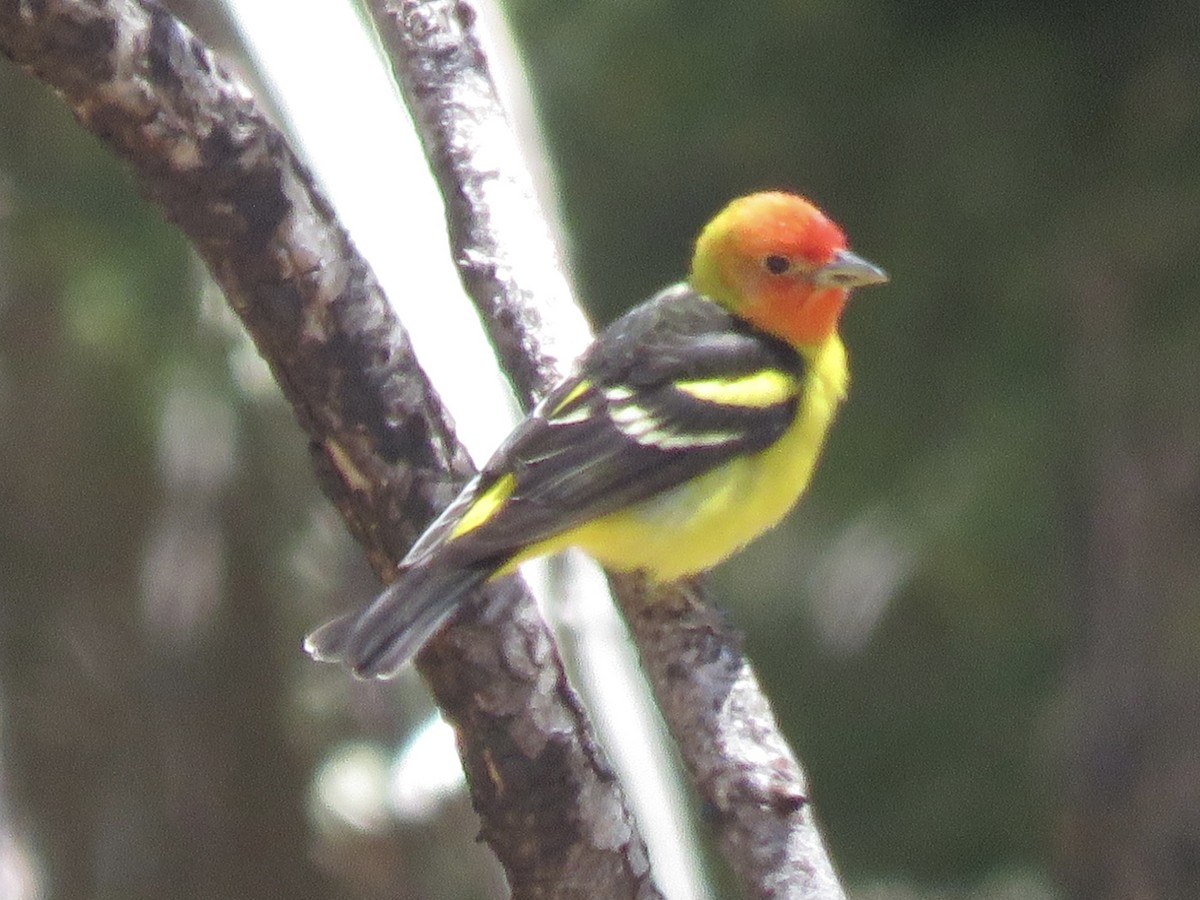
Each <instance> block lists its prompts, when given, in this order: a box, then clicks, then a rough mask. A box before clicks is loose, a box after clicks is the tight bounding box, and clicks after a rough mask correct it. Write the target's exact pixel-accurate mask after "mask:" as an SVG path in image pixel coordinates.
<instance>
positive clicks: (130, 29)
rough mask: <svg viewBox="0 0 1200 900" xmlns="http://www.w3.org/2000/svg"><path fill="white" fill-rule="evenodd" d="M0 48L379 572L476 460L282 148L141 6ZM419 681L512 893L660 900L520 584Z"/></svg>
mask: <svg viewBox="0 0 1200 900" xmlns="http://www.w3.org/2000/svg"><path fill="white" fill-rule="evenodd" d="M0 52H2V53H3V54H4V55H6V56H8V57H9V58H11V59H13V60H14V61H15V62H16V63H18V64H19V65H21V66H23V67H24V68H25V69H27V70H28V71H29V72H31V73H32V74H33V75H34V76H35V77H37V78H40V79H41V80H43V81H45V82H47V83H48V84H50V85H51V86H52V87H54V89H55V90H56V91H57V92H58V93H59V94H60V95H61V96H62V97H63V99H64V100H65V101H66V102H67V104H68V105H69V106H70V107H71V109H72V110H73V111H74V112H75V114H76V116H77V118H78V119H79V121H80V122H81V123H82V124H83V125H84V126H85V127H86V128H88V129H89V130H90V131H92V132H93V133H94V134H95V135H97V136H98V137H99V138H100V139H101V140H103V141H104V142H105V143H106V144H107V145H108V146H109V147H110V148H111V149H112V150H113V151H114V152H116V153H117V154H118V155H120V156H121V157H123V158H124V159H126V160H127V161H128V162H129V163H130V164H131V166H132V168H133V170H134V172H135V175H136V177H137V181H138V184H139V186H140V187H141V189H142V190H143V191H144V192H145V193H146V194H147V195H148V196H149V197H150V198H151V199H152V200H153V201H155V202H156V203H158V204H159V205H161V206H162V208H163V209H164V210H165V211H166V214H167V216H168V218H170V219H171V220H172V221H173V222H174V223H176V224H177V225H178V226H179V227H180V228H181V229H182V230H183V231H184V232H185V233H186V234H187V235H188V237H189V238H190V239H191V240H192V242H193V244H194V245H195V247H196V248H197V250H198V251H199V253H200V254H201V256H202V257H203V258H204V260H205V262H206V263H207V265H208V267H209V269H210V270H211V271H212V273H213V275H214V277H215V278H216V280H217V282H218V283H219V284H220V285H221V287H222V289H223V290H224V292H225V295H226V297H227V299H228V300H229V303H230V304H231V306H232V307H233V308H234V309H235V311H236V312H237V313H238V315H239V316H240V317H241V319H242V321H243V322H244V324H245V326H246V328H247V330H248V331H249V332H250V334H251V335H252V337H253V338H254V341H255V343H256V345H257V346H258V348H259V351H260V352H261V353H262V355H263V356H264V357H265V358H266V360H267V361H268V362H269V364H270V366H271V368H272V371H273V372H274V374H275V377H276V379H277V380H278V381H279V384H280V385H281V387H282V388H283V390H284V393H285V395H286V396H287V398H288V400H289V401H290V402H291V404H292V406H293V408H294V410H295V413H296V417H297V419H298V420H299V422H300V424H301V426H302V427H303V428H304V429H305V431H306V433H307V435H308V438H309V440H310V447H311V451H312V456H313V459H314V463H315V465H316V468H317V472H318V476H319V478H320V481H321V483H322V486H323V488H324V490H325V491H326V493H327V494H328V495H329V496H330V498H331V499H332V500H333V502H334V503H335V504H336V505H337V507H338V509H339V510H340V511H341V513H342V515H343V516H344V518H345V519H346V522H347V524H348V526H349V527H350V529H351V531H352V532H353V533H354V534H355V536H356V537H357V538H358V539H359V540H360V541H361V542H362V543H363V545H364V547H365V548H366V551H367V554H368V557H369V558H370V560H371V562H372V564H373V565H374V567H375V568H376V570H377V571H378V572H380V573H381V574H382V575H385V576H386V575H388V574H390V572H391V571H392V569H393V567H394V565H395V561H397V560H398V559H400V558H401V556H402V555H403V552H404V550H405V548H406V547H407V546H408V544H409V543H411V541H412V540H413V538H414V537H415V535H416V534H417V533H418V532H419V530H420V529H421V527H422V525H423V524H424V523H426V522H427V521H428V520H429V519H430V518H431V517H432V516H433V514H434V513H435V512H436V511H437V510H439V509H440V508H441V507H442V506H444V505H445V503H446V502H448V501H449V499H450V498H451V497H452V496H453V494H454V492H455V491H456V489H457V486H458V485H459V484H461V482H462V481H463V480H464V479H465V478H466V477H467V476H468V475H469V474H470V464H469V462H468V459H467V457H466V454H465V452H464V451H463V450H462V449H461V447H460V446H459V445H458V443H457V442H456V440H455V439H454V436H453V434H452V431H451V428H450V427H449V426H448V424H447V422H446V419H445V416H444V414H443V412H442V410H441V407H440V404H439V402H438V400H437V397H436V396H435V394H434V392H433V390H432V389H431V387H430V386H429V384H428V383H427V381H426V379H425V377H424V375H423V373H422V372H421V371H420V369H419V368H418V366H417V364H416V361H415V359H414V357H413V353H412V350H411V348H410V346H409V342H408V339H407V336H406V335H405V333H404V331H403V329H402V328H401V327H400V325H399V323H398V322H397V321H396V319H395V317H394V315H393V313H392V312H391V309H390V307H389V306H388V304H387V302H386V300H385V298H384V297H383V295H382V292H381V291H380V289H379V286H378V284H377V283H376V281H375V278H374V276H373V275H372V273H371V271H370V269H369V268H368V266H367V264H366V263H365V262H364V261H363V260H362V259H361V258H360V257H359V256H358V255H357V253H356V252H355V250H354V248H353V246H352V245H351V243H350V241H349V239H348V238H347V236H346V234H345V233H344V231H343V230H342V229H341V228H340V226H339V225H338V224H337V222H336V221H335V219H334V216H333V213H332V210H331V209H330V208H329V206H328V204H327V203H326V202H325V200H324V199H323V198H322V197H321V196H320V194H319V193H318V192H317V191H316V190H315V188H314V186H313V184H312V181H311V178H310V177H309V174H308V173H307V172H306V171H305V170H304V168H303V167H302V166H301V165H300V164H299V163H298V162H297V160H296V158H295V155H294V154H293V153H292V152H291V150H290V149H289V148H288V146H287V143H286V141H285V139H284V138H283V136H282V135H281V134H280V133H279V132H278V130H277V129H275V128H274V126H272V125H271V124H270V123H269V122H268V120H267V119H266V117H265V116H264V114H263V113H262V111H261V109H260V108H259V107H258V105H257V104H256V103H255V102H254V100H253V99H252V98H251V97H250V95H249V94H248V92H247V91H246V90H245V88H244V87H242V86H241V85H240V84H239V83H237V82H236V81H234V80H233V79H231V78H230V77H229V76H228V75H226V74H225V73H224V72H223V71H222V70H221V69H220V67H219V66H218V65H217V64H216V62H215V61H214V59H213V57H212V55H211V54H210V53H209V51H208V50H207V49H206V48H205V47H204V46H203V45H202V44H201V43H200V42H199V41H197V40H196V38H195V37H194V36H193V35H191V34H190V33H189V32H188V31H187V30H186V29H185V28H184V27H183V26H182V25H181V24H180V23H179V22H178V21H177V20H175V19H174V18H173V17H171V16H170V15H169V14H168V13H167V12H165V11H164V10H163V9H162V8H160V7H159V6H157V5H156V4H152V3H145V4H143V3H139V2H136V0H42V2H39V3H28V2H25V0H0ZM490 593H491V598H490V599H491V602H490V603H488V604H486V605H482V604H480V605H476V606H475V607H474V608H473V609H471V610H468V611H467V615H465V616H464V622H463V624H462V625H461V626H459V627H456V628H450V629H447V631H446V633H445V634H444V635H443V637H442V638H441V639H440V640H439V641H437V642H436V645H435V646H434V647H432V648H431V650H430V652H429V653H427V654H426V657H425V658H424V661H423V663H422V671H423V674H424V675H425V676H426V678H427V679H428V680H429V682H430V683H431V686H432V687H433V689H434V691H435V693H436V694H437V695H438V697H439V700H440V701H441V702H442V704H443V707H444V708H445V709H446V710H447V712H448V714H449V715H450V716H451V718H452V719H453V720H454V722H455V724H456V725H457V726H458V728H459V739H460V747H461V750H462V755H463V762H464V766H465V768H466V769H467V773H468V778H469V781H470V783H471V788H472V793H473V798H474V802H475V805H476V808H477V809H478V810H479V812H480V815H481V817H482V818H483V834H484V837H485V838H486V839H487V840H488V841H489V843H490V844H491V846H492V847H493V849H494V850H495V852H496V853H497V855H498V856H499V857H500V860H501V862H502V863H503V864H504V865H505V867H506V870H507V873H508V876H509V880H510V884H511V886H512V888H513V892H514V895H516V896H525V897H567V896H582V895H583V894H584V893H585V892H587V893H589V894H595V893H597V887H598V886H604V889H603V890H602V891H601V893H608V895H609V896H614V897H631V896H647V897H651V896H656V891H655V889H654V887H653V885H652V884H651V882H650V880H649V873H648V867H647V863H646V859H645V850H644V846H643V843H642V840H641V838H640V836H639V835H638V834H637V832H636V830H635V827H634V825H633V823H632V820H631V817H630V815H629V813H628V811H627V810H626V808H625V805H624V799H623V797H622V794H621V791H620V789H619V786H618V785H616V783H615V781H614V779H613V778H612V776H611V773H610V771H609V769H608V767H607V764H606V763H605V761H604V760H603V759H602V758H601V757H600V755H599V754H598V752H597V751H596V750H595V748H594V743H593V740H592V738H591V736H590V734H589V731H588V727H587V725H586V722H585V719H584V716H583V713H582V711H581V710H580V709H579V706H578V704H577V702H576V700H575V698H574V696H573V695H572V694H571V693H570V691H569V689H568V688H567V686H566V680H565V677H564V676H563V673H562V669H561V664H560V662H559V660H558V658H557V655H556V654H555V652H554V649H553V644H552V642H551V640H550V636H549V634H548V632H547V631H546V628H545V626H544V624H543V623H542V622H541V620H540V618H539V616H538V615H537V611H536V608H535V606H534V605H533V603H532V601H531V600H530V598H529V597H528V595H527V593H526V592H525V591H524V589H523V588H522V587H521V586H520V584H519V582H517V581H515V580H510V581H507V582H505V583H503V584H501V585H500V586H498V587H497V588H496V589H495V590H493V591H492V592H490Z"/></svg>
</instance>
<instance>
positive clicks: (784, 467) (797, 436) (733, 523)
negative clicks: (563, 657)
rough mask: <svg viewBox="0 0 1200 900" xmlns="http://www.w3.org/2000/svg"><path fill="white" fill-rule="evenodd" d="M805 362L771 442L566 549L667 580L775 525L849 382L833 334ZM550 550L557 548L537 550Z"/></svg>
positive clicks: (800, 489) (624, 513) (808, 470)
mask: <svg viewBox="0 0 1200 900" xmlns="http://www.w3.org/2000/svg"><path fill="white" fill-rule="evenodd" d="M808 363H809V366H808V371H807V372H806V373H805V378H804V386H803V390H802V396H801V402H800V405H799V410H798V412H797V414H796V419H795V421H794V422H793V423H792V425H791V426H790V427H789V428H788V430H787V431H786V432H784V434H783V436H782V437H780V439H779V440H778V441H776V442H775V443H774V444H772V445H771V446H770V447H768V448H767V449H766V450H763V451H760V452H759V453H756V454H754V455H751V456H745V457H742V458H740V459H737V460H734V461H733V462H731V463H729V464H727V465H725V466H722V467H721V468H719V469H717V470H715V471H713V472H710V473H709V474H707V475H704V476H701V477H700V478H697V479H695V480H693V481H690V482H688V483H687V484H684V485H681V486H680V487H677V488H675V489H673V490H670V491H667V492H666V493H664V494H662V495H660V496H658V497H655V498H654V499H652V500H648V501H646V502H643V503H640V504H638V505H637V506H634V507H632V508H630V509H627V510H621V511H619V512H616V513H611V514H610V515H607V516H604V517H602V518H600V519H597V520H596V521H594V522H592V523H591V524H589V525H586V526H583V527H582V528H578V529H576V530H574V531H573V532H572V533H571V540H570V543H571V544H573V545H575V546H578V547H580V548H582V549H583V550H585V551H586V552H587V553H589V554H591V555H592V556H594V557H596V558H597V559H598V560H600V562H602V563H604V564H605V565H607V566H609V567H610V568H613V569H618V570H622V571H633V570H638V569H641V570H644V571H646V572H647V573H649V574H650V575H651V576H652V577H654V578H655V579H657V580H659V581H674V580H675V579H677V578H682V577H683V576H685V575H691V574H694V573H696V572H700V571H703V570H704V569H708V568H710V567H712V566H714V565H716V564H717V563H719V562H720V561H721V560H723V559H725V558H726V557H728V556H729V555H730V554H732V553H734V552H735V551H736V550H738V549H739V548H741V547H743V546H745V545H746V544H747V543H749V542H750V541H752V540H753V539H754V538H756V537H758V536H759V535H760V534H762V533H763V532H764V531H766V530H767V529H769V528H771V527H773V526H774V525H775V524H777V523H778V522H779V520H780V519H782V518H783V517H784V515H785V514H786V513H787V512H788V510H790V509H791V508H792V506H794V505H795V503H796V501H797V500H798V499H799V498H800V495H801V494H802V493H804V489H805V488H806V487H807V486H808V482H809V478H810V477H811V476H812V471H813V467H814V466H815V465H816V462H817V458H818V457H819V456H820V453H821V447H822V445H823V444H824V441H825V434H826V433H827V432H828V430H829V426H830V424H832V422H833V418H834V415H835V413H836V412H837V408H838V406H839V405H840V403H841V401H842V399H843V398H844V397H845V395H846V389H847V386H848V383H849V371H848V369H847V366H846V351H845V348H844V347H843V345H842V342H841V340H840V339H839V338H838V337H837V335H834V336H832V337H831V338H830V339H829V340H828V341H827V342H826V343H825V344H824V345H822V346H821V347H820V348H818V349H817V350H815V351H813V353H812V354H811V356H809V359H808ZM549 543H554V542H549ZM564 543H566V542H564ZM549 549H557V548H554V547H549V546H543V547H540V548H539V550H541V551H542V552H544V551H545V550H549Z"/></svg>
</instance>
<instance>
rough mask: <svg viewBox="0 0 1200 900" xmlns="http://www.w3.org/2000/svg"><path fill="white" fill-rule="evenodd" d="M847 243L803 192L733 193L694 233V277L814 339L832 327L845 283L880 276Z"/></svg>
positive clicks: (787, 333)
mask: <svg viewBox="0 0 1200 900" xmlns="http://www.w3.org/2000/svg"><path fill="white" fill-rule="evenodd" d="M886 278H887V276H886V275H884V274H883V272H882V271H881V270H880V269H878V268H876V267H875V266H873V265H871V264H870V263H867V262H866V261H865V260H862V259H859V258H858V257H856V256H854V255H853V254H851V253H849V251H847V250H846V236H845V234H844V233H843V232H842V230H841V229H840V228H839V227H838V226H837V225H835V224H834V223H833V222H832V221H830V219H829V218H827V217H826V216H825V214H824V213H822V212H821V211H820V210H819V209H817V208H816V207H815V206H813V205H812V204H811V203H809V202H808V201H807V200H805V199H804V198H802V197H797V196H794V195H791V194H784V193H776V192H770V193H761V194H751V195H749V196H747V197H742V198H740V199H738V200H734V201H733V202H732V203H730V204H729V206H727V207H726V208H725V209H724V210H723V211H722V212H721V213H720V214H718V215H717V217H716V218H715V219H713V220H712V222H711V223H709V225H708V227H707V228H705V229H704V232H703V233H702V234H701V235H700V238H699V240H698V241H697V242H696V255H695V257H694V258H693V262H692V285H693V287H695V288H696V289H697V290H698V291H700V292H701V293H704V294H706V295H708V296H709V297H711V298H712V299H713V300H716V301H717V302H718V303H721V304H722V305H724V306H726V307H727V308H729V309H730V310H731V311H732V312H734V313H735V314H737V315H739V316H741V317H742V318H744V319H746V320H747V321H749V322H751V323H752V324H754V325H756V326H758V327H759V328H762V329H763V330H764V331H767V332H770V333H771V334H775V335H777V336H778V337H781V338H783V339H784V340H786V341H788V342H789V343H791V344H793V345H799V344H808V345H814V344H820V343H822V342H823V341H824V340H826V339H827V338H828V337H829V336H830V335H831V334H833V333H834V331H835V330H836V328H837V322H838V318H839V317H840V316H841V312H842V308H843V307H844V306H845V303H846V297H847V295H848V293H849V289H850V288H852V287H855V286H857V285H860V284H871V283H875V282H879V281H884V280H886Z"/></svg>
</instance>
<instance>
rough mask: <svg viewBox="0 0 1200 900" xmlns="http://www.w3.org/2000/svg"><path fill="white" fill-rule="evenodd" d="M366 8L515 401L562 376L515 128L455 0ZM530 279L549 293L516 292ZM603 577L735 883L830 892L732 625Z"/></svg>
mask: <svg viewBox="0 0 1200 900" xmlns="http://www.w3.org/2000/svg"><path fill="white" fill-rule="evenodd" d="M369 6H370V7H371V9H372V12H373V14H374V16H375V20H376V23H377V25H378V26H379V29H380V32H381V33H382V36H383V39H384V44H385V45H386V46H387V47H388V49H389V52H390V53H391V57H392V65H393V67H394V70H395V72H396V76H397V80H398V81H399V82H400V84H401V85H402V87H403V90H404V94H405V97H406V99H407V101H408V103H409V106H410V108H411V110H412V112H413V117H414V119H415V120H416V121H417V123H418V129H419V130H420V132H421V137H422V140H423V142H424V144H425V148H426V155H427V156H428V157H429V159H430V160H431V161H432V163H433V166H434V169H435V172H436V173H437V177H438V180H439V183H440V185H441V187H442V191H443V194H444V196H445V198H446V204H447V210H448V217H449V220H450V224H451V228H450V231H451V239H452V241H453V242H454V246H455V251H456V255H457V257H458V260H459V266H460V272H461V274H462V277H463V281H464V283H465V284H466V286H467V289H468V293H469V294H471V296H472V297H473V299H474V300H475V302H476V303H477V304H478V305H479V307H480V311H481V314H482V317H483V319H484V321H485V323H486V326H487V327H488V328H489V333H490V334H491V337H492V340H493V342H494V343H495V344H496V346H497V347H499V348H501V355H502V358H503V359H504V360H505V364H506V367H507V369H508V371H509V373H510V376H511V377H513V378H514V380H515V382H516V387H517V390H518V393H519V394H520V395H521V396H524V397H525V398H526V400H527V401H528V400H529V399H530V398H532V397H533V396H536V395H537V394H539V393H541V392H543V391H544V390H545V389H546V387H547V385H548V383H549V381H550V380H552V376H555V375H556V374H557V375H561V374H562V372H561V369H560V368H556V367H554V366H553V365H547V364H546V362H545V361H546V360H551V361H552V360H554V359H556V358H560V357H559V356H558V354H556V353H555V352H554V351H553V350H547V349H546V348H547V347H555V346H557V343H556V341H557V340H558V339H559V336H558V335H557V334H556V333H555V331H554V329H553V327H552V326H553V325H554V324H556V323H554V321H553V320H552V318H551V316H552V315H554V310H555V309H557V308H559V307H560V306H561V305H562V302H563V301H560V300H559V298H560V297H562V298H563V300H565V297H566V293H565V288H564V287H562V286H561V284H560V282H561V279H560V278H559V277H557V276H556V275H555V273H554V271H553V268H554V253H553V248H552V246H551V245H550V242H549V239H548V238H546V237H545V235H546V228H545V225H544V223H543V221H542V220H541V219H540V217H539V212H538V210H537V208H536V204H535V203H534V201H533V192H532V189H531V188H530V187H529V186H528V185H529V177H528V175H526V174H525V172H524V169H523V163H522V162H521V160H520V157H519V153H517V152H516V149H515V139H514V138H513V136H512V135H511V133H508V132H507V131H506V130H505V129H504V128H503V122H502V118H503V114H502V112H501V109H500V104H499V101H498V100H497V96H496V91H495V88H494V86H493V85H492V82H491V76H490V75H489V73H488V70H487V62H486V59H485V58H484V54H483V51H482V49H481V47H480V44H479V40H478V37H477V36H476V34H475V32H474V22H475V13H474V11H473V9H472V8H471V6H470V4H469V3H468V2H466V0H369ZM497 195H499V196H501V197H503V198H504V202H503V203H502V204H500V205H499V206H498V205H497V204H495V203H494V202H493V201H494V198H495V197H496V196H497ZM497 209H502V210H503V211H504V215H497V212H496V211H497ZM547 270H550V271H547ZM556 278H557V280H556ZM541 285H549V286H550V287H549V289H548V291H549V293H546V292H543V291H542V290H530V288H531V287H537V286H541ZM552 304H553V305H552ZM573 324H574V323H572V322H568V323H567V325H568V327H570V326H572V325H573ZM612 583H613V586H614V588H615V593H616V595H617V599H618V603H619V605H620V606H621V608H622V610H623V611H624V613H625V616H626V618H627V620H628V621H629V623H630V627H631V629H632V631H633V634H634V638H635V640H636V642H637V644H638V649H639V651H640V653H641V656H642V660H643V664H644V665H645V667H646V669H647V671H648V672H649V674H650V678H651V683H652V685H653V687H654V691H655V694H656V697H657V700H658V703H659V706H660V707H661V709H662V711H663V713H664V716H665V717H666V719H667V723H668V727H669V728H670V730H671V733H672V736H673V737H674V739H675V741H676V742H677V744H678V746H679V749H680V753H681V755H682V757H683V761H684V764H685V766H686V767H687V769H688V771H689V774H690V775H691V776H692V780H693V781H694V783H695V784H696V786H697V788H698V790H699V791H700V793H701V796H702V797H703V799H704V801H705V804H706V805H707V806H708V807H709V808H710V809H712V810H715V811H716V812H717V817H716V826H717V832H718V839H719V843H720V847H721V849H722V852H723V853H724V855H725V856H726V858H727V859H728V860H729V862H730V864H731V866H732V867H733V868H734V870H735V871H736V872H737V873H738V875H739V876H740V878H741V879H742V881H743V883H744V884H745V886H746V888H747V890H748V891H749V892H750V893H751V894H752V895H753V896H757V897H796V898H813V900H818V898H819V900H835V898H841V897H843V896H844V894H843V891H842V888H841V886H840V884H839V883H838V880H837V877H836V875H835V873H834V870H833V865H832V863H831V861H830V860H829V857H828V855H827V853H826V851H825V848H824V844H823V842H822V840H821V836H820V833H819V832H818V831H817V828H816V825H815V822H814V818H813V815H812V810H811V808H810V806H809V804H808V801H807V797H806V786H805V779H804V774H803V771H802V770H801V768H800V766H799V764H798V762H797V760H796V758H795V755H794V754H793V753H792V751H791V749H790V748H789V747H788V745H787V742H786V740H784V738H783V736H782V734H781V733H780V732H779V728H778V724H777V723H776V721H775V718H774V715H773V713H772V712H771V708H770V704H769V703H768V701H767V699H766V697H765V696H764V695H763V694H762V692H761V690H760V688H759V686H758V682H757V680H756V678H755V676H754V673H753V670H752V669H751V667H750V665H749V663H748V662H747V660H746V659H745V657H744V656H743V655H742V653H741V650H740V647H739V640H738V636H737V634H736V633H735V632H734V631H733V629H731V628H730V627H729V626H727V625H725V624H724V623H723V622H720V621H719V619H718V617H717V616H716V615H715V614H714V612H713V610H712V608H711V607H710V606H709V605H708V604H707V603H706V602H705V601H704V597H703V589H702V587H701V585H700V583H699V582H693V583H690V584H688V585H686V586H684V587H682V588H668V589H662V590H658V591H654V590H648V589H647V588H646V586H645V585H644V584H643V583H641V582H640V581H639V580H638V579H636V578H624V577H622V578H614V579H613V580H612Z"/></svg>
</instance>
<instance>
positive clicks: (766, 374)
mask: <svg viewBox="0 0 1200 900" xmlns="http://www.w3.org/2000/svg"><path fill="white" fill-rule="evenodd" d="M675 387H676V388H678V389H679V390H681V391H683V392H684V393H685V394H690V395H691V396H693V397H695V398H696V399H697V400H704V401H707V402H708V403H718V404H721V405H722V406H746V407H751V408H753V409H765V408H766V407H768V406H775V405H776V404H779V403H786V402H787V401H788V400H790V399H791V398H792V397H794V396H796V393H797V392H798V391H799V389H800V383H799V382H798V381H797V380H796V379H795V377H793V376H792V375H789V374H788V373H787V372H781V371H780V370H779V369H760V370H759V371H757V372H751V373H750V374H749V375H738V376H736V377H734V378H705V379H701V380H697V381H678V382H676V383H675Z"/></svg>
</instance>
